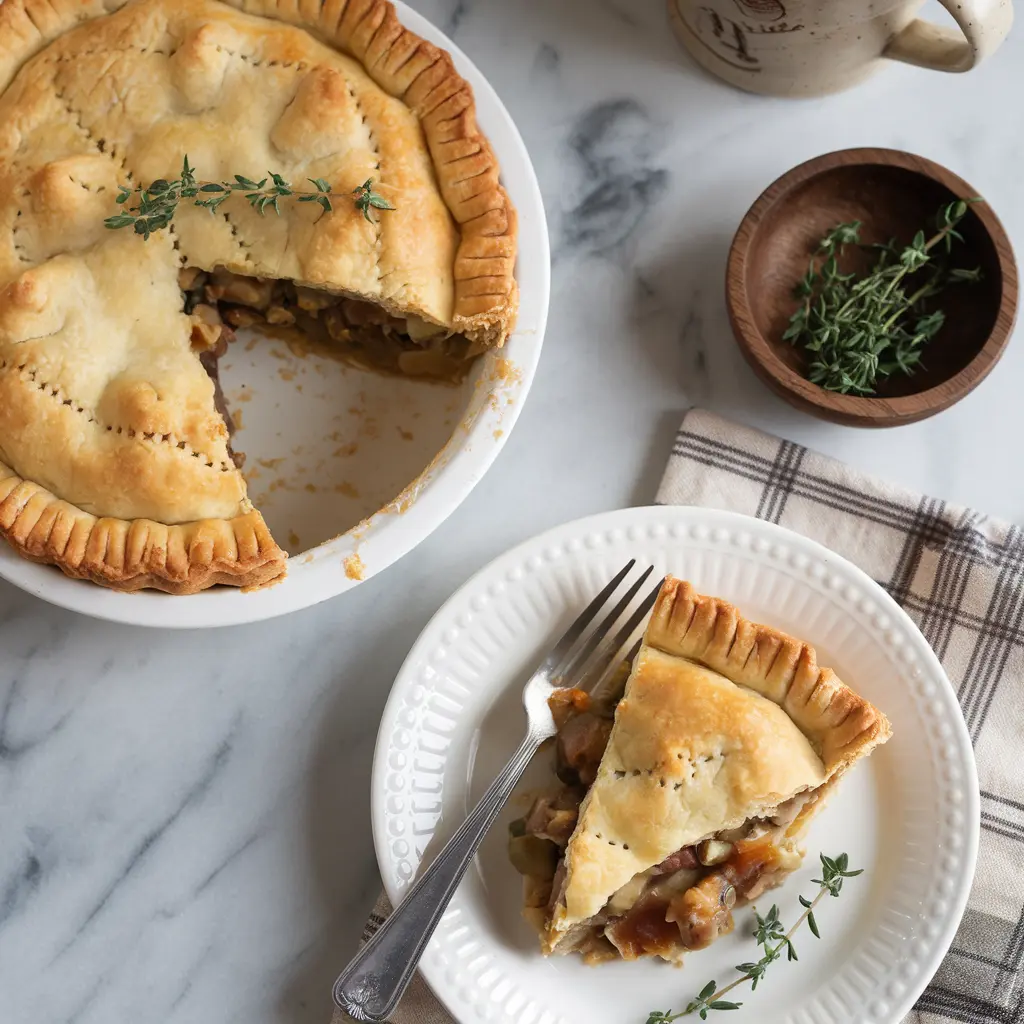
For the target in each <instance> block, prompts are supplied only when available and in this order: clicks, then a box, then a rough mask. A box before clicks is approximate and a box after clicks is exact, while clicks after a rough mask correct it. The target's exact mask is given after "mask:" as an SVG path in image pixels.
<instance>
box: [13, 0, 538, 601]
mask: <svg viewBox="0 0 1024 1024" xmlns="http://www.w3.org/2000/svg"><path fill="white" fill-rule="evenodd" d="M126 2H127V0H6V2H3V3H0V91H2V90H3V89H6V88H7V86H8V85H9V84H10V82H11V80H12V79H13V78H14V76H15V75H16V74H17V72H18V70H19V69H20V68H21V66H22V65H23V64H24V63H25V62H26V61H27V60H29V59H30V58H31V57H33V56H34V55H35V54H36V53H38V52H39V51H40V50H42V49H43V48H44V47H45V46H47V45H48V44H49V43H51V42H52V41H53V40H54V39H56V38H58V37H59V36H61V35H63V34H64V33H65V32H67V31H69V30H70V29H71V28H73V27H74V26H75V25H77V24H79V23H80V22H83V21H87V20H90V19H92V18H97V17H101V16H103V15H106V14H110V13H112V12H114V11H116V10H119V9H120V8H121V7H123V6H125V3H126ZM227 2H228V3H229V4H230V5H231V6H234V7H236V8H238V9H240V10H243V11H245V12H246V13H249V14H254V15H259V16H263V17H277V18H278V19H279V20H282V21H289V22H292V23H294V24H298V25H300V26H302V27H305V28H308V29H310V30H312V31H313V32H314V33H315V34H316V35H318V36H319V37H321V38H323V39H325V40H326V41H328V42H329V43H331V44H332V45H334V46H336V47H337V48H339V49H341V50H343V51H344V52H346V53H348V54H350V55H351V56H353V57H355V58H356V59H357V60H359V61H360V62H361V63H362V64H363V66H364V67H365V68H366V71H367V73H368V74H369V75H370V76H371V77H372V78H373V79H374V81H375V82H377V84H378V85H380V86H381V88H382V89H384V90H385V91H386V92H388V93H390V94H391V95H392V96H395V97H396V98H398V99H401V100H403V101H404V102H405V103H406V104H407V105H408V106H409V108H410V109H411V110H412V111H413V112H414V113H415V114H416V115H417V117H418V118H419V120H420V123H421V124H422V126H423V131H424V135H425V137H426V139H427V145H428V147H429V149H430V154H431V158H432V160H433V162H434V169H435V172H436V174H437V177H438V183H439V186H440V190H441V194H442V196H443V198H444V200H445V203H446V204H447V205H448V208H449V210H450V211H451V213H452V216H453V217H454V219H455V221H456V223H457V224H458V225H459V229H460V243H459V247H458V251H457V253H456V260H455V268H454V276H455V308H454V317H453V325H452V326H453V327H454V329H455V330H456V331H459V332H461V333H464V334H466V335H467V336H468V337H470V338H472V339H474V340H477V341H480V342H483V343H486V344H488V345H492V346H496V347H497V346H501V345H503V344H504V342H505V339H506V338H507V337H508V335H509V333H510V332H511V330H512V327H513V325H514V322H515V317H516V313H517V311H518V305H519V296H518V289H517V285H516V281H515V276H514V270H515V260H516V231H517V220H516V211H515V208H514V207H513V205H512V202H511V200H510V199H509V197H508V194H507V193H506V192H505V190H504V188H502V186H501V184H500V183H499V180H498V178H499V166H498V161H497V158H496V157H495V155H494V152H493V150H492V149H491V147H490V144H489V143H488V141H487V139H486V138H485V137H484V135H483V133H482V132H481V131H480V128H479V126H478V124H477V120H476V104H475V101H474V98H473V90H472V88H471V86H470V85H469V83H468V82H466V81H465V80H464V79H463V78H462V77H461V76H460V75H459V74H458V72H457V71H456V70H455V66H454V64H453V62H452V58H451V55H450V54H448V53H447V52H446V51H445V50H442V49H440V48H439V47H436V46H434V45H433V44H431V43H428V42H427V41H426V40H424V39H422V38H421V37H420V36H418V35H416V34H415V33H414V32H411V31H409V30H408V29H406V28H405V27H404V26H403V25H402V24H401V22H400V21H399V20H398V16H397V14H396V13H395V9H394V6H393V5H392V4H391V3H390V2H388V0H322V2H321V0H315V2H303V0H300V2H299V3H298V4H296V3H295V2H294V0H280V2H279V0H265V2H259V0H227ZM0 536H3V537H4V538H5V539H6V540H7V541H8V543H10V544H11V546H12V547H13V548H14V549H15V550H16V551H18V552H19V553H20V554H21V555H23V556H24V557H25V558H28V559H31V560H33V561H37V562H44V563H47V564H52V565H57V566H59V567H60V568H61V569H62V570H63V571H64V572H65V573H66V574H67V575H69V576H72V577H77V578H81V579H89V580H92V581H93V582H96V583H100V584H102V585H104V586H107V587H110V588H113V589H116V590H125V591H134V590H141V589H144V588H147V587H148V588H154V589H157V590H163V591H165V592H167V593H170V594H193V593H196V592H197V591H200V590H204V589H206V588H207V587H210V586H213V585H214V584H218V583H221V584H229V585H233V586H241V587H246V588H255V587H262V586H266V585H268V584H270V583H273V582H275V581H277V580H279V579H280V578H282V577H283V575H284V573H285V563H286V559H287V556H286V554H285V553H284V552H283V551H282V550H281V549H280V548H279V547H278V546H277V544H276V542H275V541H274V540H273V538H272V537H271V536H270V532H269V530H268V528H267V526H266V523H265V522H264V521H263V518H262V516H261V515H260V514H259V512H256V511H252V512H249V513H247V514H244V515H241V516H238V517H236V518H234V519H232V520H229V521H228V520H223V521H218V520H202V521H199V522H195V523H184V524H180V525H175V526H167V525H164V524H161V523H156V522H152V521H150V520H135V521H133V522H128V521H125V520H120V519H111V518H104V519H98V518H97V517H95V516H93V515H91V514H89V513H87V512H84V511H82V510H81V509H79V508H77V507H75V506H74V505H72V504H70V503H68V502H65V501H63V500H61V499H59V498H57V497H56V496H55V495H53V494H51V493H50V492H49V491H46V490H45V489H44V488H42V487H39V486H38V485H36V484H33V483H31V482H30V481H27V480H23V479H22V478H21V477H19V476H17V475H16V474H15V473H14V472H13V470H11V469H9V468H8V467H7V466H5V465H3V463H0Z"/></svg>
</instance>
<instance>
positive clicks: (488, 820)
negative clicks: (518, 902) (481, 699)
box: [334, 735, 541, 1022]
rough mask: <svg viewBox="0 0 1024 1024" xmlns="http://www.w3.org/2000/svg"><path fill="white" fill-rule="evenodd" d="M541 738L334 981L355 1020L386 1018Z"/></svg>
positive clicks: (519, 755)
mask: <svg viewBox="0 0 1024 1024" xmlns="http://www.w3.org/2000/svg"><path fill="white" fill-rule="evenodd" d="M540 743H541V740H540V739H539V738H537V737H534V736H532V735H528V736H527V737H526V739H525V740H524V741H523V742H522V744H521V745H520V747H519V749H518V750H517V751H516V752H515V753H514V754H513V755H512V758H511V760H510V761H509V762H508V764H507V765H505V767H504V768H503V769H502V770H501V772H500V773H499V774H498V777H497V778H496V779H495V780H494V782H492V783H491V785H490V786H489V787H488V789H487V792H486V793H484V795H483V797H481V799H480V802H479V803H478V804H477V805H476V807H474V808H473V810H472V811H471V812H470V813H469V816H468V817H467V818H466V820H465V821H464V822H463V823H462V824H461V825H460V826H459V827H458V829H456V831H455V834H454V835H453V836H452V837H451V839H449V840H448V842H447V843H445V845H444V847H443V848H442V850H441V852H440V853H439V854H438V855H437V856H436V857H435V858H434V860H433V862H432V863H431V865H430V867H428V868H427V870H426V871H424V872H423V874H422V875H421V876H420V878H419V880H418V881H417V882H416V884H415V885H414V886H413V887H412V888H411V889H410V890H409V892H408V894H407V895H406V897H405V899H403V900H402V902H401V903H400V904H399V905H398V906H397V907H396V908H395V910H394V912H393V913H392V914H391V916H390V917H389V918H388V919H387V920H386V921H385V922H384V923H383V924H382V925H381V926H380V928H378V929H377V931H376V933H375V934H374V935H373V937H372V938H371V939H370V940H369V942H367V943H366V945H365V946H363V948H362V949H361V950H359V952H358V953H356V955H355V956H354V957H353V958H352V960H351V961H350V963H349V964H348V966H347V967H346V968H345V969H344V970H343V971H342V972H341V974H340V975H339V976H338V980H337V981H336V982H335V983H334V1002H335V1003H336V1004H337V1005H338V1006H340V1007H341V1009H343V1010H344V1011H345V1012H346V1013H347V1014H348V1015H349V1016H350V1017H352V1018H354V1019H355V1020H359V1021H363V1020H365V1021H375V1022H380V1021H386V1020H387V1019H388V1017H389V1016H390V1015H391V1014H392V1013H393V1012H394V1010H395V1008H396V1007H397V1006H398V1002H399V1000H400V999H401V998H402V994H403V993H404V992H405V989H406V987H407V986H408V984H409V982H410V981H411V980H412V975H413V972H414V971H415V970H416V965H417V964H418V963H419V962H420V957H421V956H422V955H423V950H424V949H425V948H426V945H427V943H428V942H429V941H430V936H431V935H433V934H434V929H435V928H436V927H437V923H438V922H439V921H440V920H441V916H442V914H444V912H445V909H446V908H447V906H448V904H449V902H450V901H451V898H452V896H453V895H454V894H455V890H456V889H457V888H458V885H459V882H461V881H462V876H463V875H464V874H465V873H466V869H467V868H468V867H469V864H470V862H471V861H472V859H473V856H474V854H475V853H476V851H477V848H478V847H479V846H480V843H481V841H482V840H483V838H484V835H486V833H487V830H488V829H489V828H490V827H491V825H492V824H493V823H494V819H495V818H496V817H497V816H498V812H499V811H500V810H501V808H502V806H503V805H504V803H505V801H506V800H507V799H508V797H509V794H510V793H511V792H512V789H513V788H514V786H515V784H516V783H517V782H518V781H519V779H520V778H521V776H522V774H523V772H524V771H525V769H526V766H527V764H529V762H530V758H531V757H533V755H534V753H536V751H537V748H538V747H539V746H540Z"/></svg>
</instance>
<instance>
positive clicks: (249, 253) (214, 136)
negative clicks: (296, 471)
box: [0, 0, 517, 593]
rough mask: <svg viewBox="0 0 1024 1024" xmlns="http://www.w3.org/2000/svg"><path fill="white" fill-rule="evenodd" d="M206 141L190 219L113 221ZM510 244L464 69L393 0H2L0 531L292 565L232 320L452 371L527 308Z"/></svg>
mask: <svg viewBox="0 0 1024 1024" xmlns="http://www.w3.org/2000/svg"><path fill="white" fill-rule="evenodd" d="M186 157H187V158H188V160H189V165H188V166H189V167H191V168H192V169H194V172H195V178H196V181H197V183H198V184H197V186H196V187H197V188H198V187H203V188H207V189H208V190H207V191H203V192H201V193H197V194H196V195H194V196H191V197H189V198H182V200H181V201H180V202H179V203H178V204H177V207H176V209H175V211H174V213H173V218H172V219H171V220H170V223H169V224H168V223H164V222H161V221H160V217H159V215H157V216H156V220H155V221H154V220H152V219H150V221H149V227H150V228H152V229H153V230H152V231H151V232H150V231H148V230H147V231H145V232H140V233H138V234H137V233H135V231H134V230H133V225H132V224H127V225H126V226H123V227H121V228H120V229H116V223H117V221H116V220H115V223H114V224H113V225H108V224H106V223H105V222H106V221H108V220H109V219H110V218H111V215H115V216H122V215H126V211H130V210H131V209H132V208H133V206H135V207H136V208H138V207H137V204H138V203H139V202H140V200H141V198H142V197H140V195H139V193H138V191H136V190H137V189H139V188H146V189H151V190H152V191H151V194H150V196H149V199H150V200H154V199H155V197H156V198H158V197H159V195H162V194H166V190H167V186H168V184H169V183H170V182H172V181H179V182H184V181H185V177H184V174H183V171H184V170H185V169H186V167H185V163H184V161H185V158H186ZM275 175H276V176H275ZM279 180H280V182H281V183H284V184H283V187H286V188H288V189H289V191H288V192H287V193H282V194H281V195H280V196H278V195H277V194H276V193H275V195H274V197H273V198H274V199H275V203H274V204H270V201H269V199H268V200H267V201H266V202H264V201H262V199H260V201H259V202H256V203H252V205H250V203H251V199H250V201H248V202H247V195H246V193H250V192H251V193H252V194H253V195H256V197H257V199H259V198H260V197H259V193H260V192H261V191H263V190H264V189H265V188H273V187H276V186H277V185H278V183H279ZM246 181H248V182H249V185H248V186H246V185H245V182H246ZM218 183H228V185H229V186H230V190H231V191H230V195H227V199H226V201H224V202H223V203H222V204H220V205H216V206H215V207H214V208H212V209H211V208H210V207H209V206H207V207H205V208H203V207H199V206H197V205H194V200H195V199H197V198H199V199H203V198H205V199H206V200H210V199H216V198H221V197H222V196H223V195H224V194H225V193H224V190H223V189H222V191H221V192H218V191H216V188H217V185H218ZM327 186H330V189H331V191H330V193H329V194H328V193H327V192H326V191H325V189H326V187H327ZM182 187H184V185H182ZM239 187H240V188H241V191H234V190H235V189H237V188H239ZM299 189H301V190H303V191H304V193H310V194H311V195H310V196H309V199H310V201H299V195H298V193H297V192H295V191H292V190H299ZM125 192H130V193H131V199H130V200H128V201H127V202H126V203H122V205H118V202H119V197H124V194H125ZM324 197H327V198H326V200H325V201H324V202H321V200H322V199H324ZM278 199H279V201H276V200H278ZM157 206H158V207H159V203H157ZM275 206H276V209H277V213H276V214H275ZM328 207H330V208H328ZM119 211H121V214H119ZM261 211H262V215H261ZM150 212H151V213H152V208H151V209H150ZM129 219H130V218H129ZM134 229H135V230H138V224H137V223H136V224H135V225H134ZM515 255H516V218H515V211H514V209H513V207H512V205H511V203H510V202H509V199H508V196H507V195H506V194H505V191H504V189H503V188H502V187H501V185H500V183H499V168H498V163H497V160H496V159H495V157H494V154H493V152H492V150H491V147H490V145H489V144H488V142H487V139H486V138H485V137H484V136H483V134H482V133H481V132H480V129H479V127H478V125H477V121H476V113H475V104H474V99H473V93H472V91H471V89H470V87H469V85H468V84H467V83H466V82H465V81H464V80H463V79H462V78H461V77H460V76H459V74H458V73H457V72H456V70H455V68H454V66H453V64H452V60H451V57H450V56H449V54H447V53H445V52H444V51H443V50H440V49H438V48H437V47H436V46H433V45H431V44H430V43H428V42H425V41H424V40H423V39H421V38H419V37H418V36H417V35H415V34H414V33H412V32H409V31H408V30H407V29H405V28H404V27H403V26H402V25H401V23H400V22H399V20H398V18H397V16H396V14H395V11H394V8H393V7H392V5H391V4H390V3H388V2H386V0H311V2H307V0H228V2H223V3H222V2H217V0H132V2H128V0H59V2H56V0H5V2H4V3H3V4H2V5H0V534H2V535H3V536H4V537H5V538H6V539H7V541H8V542H9V543H10V544H11V545H12V546H13V547H14V548H15V549H16V550H17V551H18V552H20V553H21V554H22V555H24V556H26V557H28V558H31V559H35V560H37V561H42V562H49V563H52V564H54V565H57V566H59V567H60V568H61V569H63V571H64V572H66V573H68V574H69V575H71V576H77V577H82V578H86V579H91V580H94V581H96V582H98V583H102V584H105V585H107V586H110V587H114V588H117V589H122V590H136V589H139V588H142V587H155V588H159V589H161V590H165V591H169V592H171V593H192V592H194V591H197V590H201V589H203V588H205V587H208V586H210V585H212V584H215V583H227V584H234V585H238V586H248V587H253V586H260V585H264V584H267V583H270V582H273V581H274V580H276V579H278V578H280V577H281V576H282V575H283V573H284V570H285V555H284V552H283V551H282V550H281V549H280V548H279V547H278V545H277V543H276V542H275V541H274V539H273V537H272V536H271V535H270V532H269V530H268V529H267V527H266V524H265V523H264V521H263V519H262V517H261V516H260V513H259V511H258V510H256V509H255V508H253V506H252V504H251V502H250V501H249V499H248V497H247V494H246V487H245V481H244V479H243V477H242V474H241V472H240V470H239V466H238V465H237V461H238V459H237V453H235V452H234V451H233V450H232V447H231V431H230V419H229V418H228V417H226V414H225V408H224V403H223V396H222V395H221V394H220V390H219V386H218V384H217V376H216V363H217V358H218V357H219V355H221V354H222V353H223V352H224V349H225V347H226V345H227V343H228V342H229V341H230V340H231V339H232V337H233V333H232V332H233V328H235V327H237V326H245V325H252V324H255V325H258V326H263V325H270V326H271V327H274V328H279V329H280V328H284V327H291V328H293V329H299V330H302V331H304V332H306V333H307V334H311V335H313V336H314V338H315V339H316V340H318V341H320V342H322V343H324V344H329V345H333V346H335V347H336V348H337V350H338V351H340V352H342V353H344V354H345V355H346V356H347V357H348V358H350V359H351V360H352V361H353V362H356V363H358V364H359V365H361V366H364V367H370V368H373V369H377V370H382V371H386V372H396V373H402V374H409V375H414V376H417V377H428V378H435V379H442V380H450V379H458V378H460V377H461V376H464V375H465V372H466V370H467V367H468V366H469V365H470V363H471V361H472V360H473V359H475V357H476V356H477V355H479V354H480V353H481V352H483V351H484V350H486V349H488V348H494V347H497V346H500V345H502V344H503V342H504V341H505V339H506V337H507V336H508V334H509V331H510V329H511V327H512V323H513V320H514V318H515V313H516V309H517V291H516V284H515V279H514V276H513V268H514V263H515Z"/></svg>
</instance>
